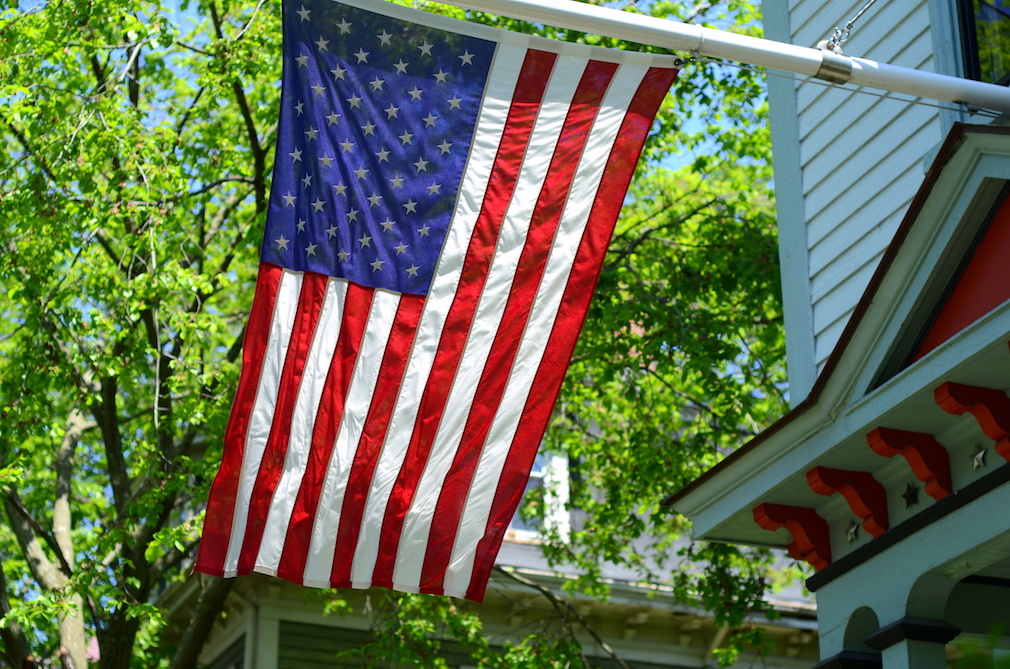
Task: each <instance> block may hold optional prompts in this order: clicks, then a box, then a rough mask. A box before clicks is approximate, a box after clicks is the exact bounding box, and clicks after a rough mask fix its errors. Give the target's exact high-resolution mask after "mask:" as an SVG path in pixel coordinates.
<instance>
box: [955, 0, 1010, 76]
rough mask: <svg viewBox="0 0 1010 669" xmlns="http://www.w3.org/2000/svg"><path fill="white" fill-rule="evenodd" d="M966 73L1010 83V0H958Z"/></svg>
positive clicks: (966, 74)
mask: <svg viewBox="0 0 1010 669" xmlns="http://www.w3.org/2000/svg"><path fill="white" fill-rule="evenodd" d="M958 10H959V12H960V15H961V16H960V18H961V35H962V39H961V44H962V46H963V48H964V61H965V76H966V77H968V78H969V79H977V80H979V81H987V82H990V83H996V84H1003V85H1006V84H1008V83H1010V0H958Z"/></svg>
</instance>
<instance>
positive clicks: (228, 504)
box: [195, 263, 284, 576]
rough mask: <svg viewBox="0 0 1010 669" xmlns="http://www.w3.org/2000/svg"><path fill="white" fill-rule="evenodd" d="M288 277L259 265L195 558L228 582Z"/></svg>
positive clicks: (199, 566) (205, 569)
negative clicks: (255, 410)
mask: <svg viewBox="0 0 1010 669" xmlns="http://www.w3.org/2000/svg"><path fill="white" fill-rule="evenodd" d="M283 274H284V270H283V268H281V267H279V266H277V265H269V264H266V263H264V264H261V265H260V267H259V274H258V275H257V277H256V294H255V296H254V297H253V304H252V309H251V310H250V312H249V321H248V323H247V324H246V330H245V334H244V336H243V338H242V345H243V349H242V373H241V375H240V376H239V382H238V389H237V390H236V392H235V402H234V406H233V408H232V412H231V416H230V417H229V419H228V426H227V428H226V429H225V433H224V449H223V450H224V452H223V454H222V458H221V468H220V469H219V470H218V472H217V476H216V477H215V478H214V483H213V484H212V485H211V488H210V496H209V497H208V499H207V514H206V515H205V516H204V521H203V535H202V538H201V539H200V550H199V553H198V554H197V558H196V567H195V568H196V570H197V571H200V572H202V573H204V574H210V575H212V576H223V575H224V573H225V569H224V561H225V558H226V557H227V554H228V541H229V536H230V535H231V526H232V521H233V519H234V515H235V498H236V496H237V495H238V482H239V475H240V474H241V472H242V457H243V456H244V455H245V440H246V432H247V430H248V428H249V418H250V416H251V414H252V406H253V403H254V402H255V401H256V390H257V388H258V387H259V380H260V373H261V372H262V369H263V359H264V358H265V357H266V349H267V341H268V340H269V334H270V323H271V321H272V320H273V314H274V302H275V301H276V300H277V289H278V287H279V286H280V284H281V276H282V275H283Z"/></svg>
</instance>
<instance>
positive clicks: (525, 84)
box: [372, 50, 557, 587]
mask: <svg viewBox="0 0 1010 669" xmlns="http://www.w3.org/2000/svg"><path fill="white" fill-rule="evenodd" d="M556 61H557V54H553V53H548V52H544V51H535V50H530V51H528V52H527V54H526V59H525V61H524V62H523V67H522V70H521V73H520V75H519V81H518V83H517V85H516V90H515V93H514V94H513V98H512V103H511V106H510V108H509V115H508V119H507V120H506V122H505V131H504V135H503V137H502V141H501V144H500V145H499V149H498V154H497V155H496V156H495V161H494V166H493V167H492V169H491V179H490V180H489V182H488V186H487V191H486V193H485V196H484V201H483V203H482V205H481V212H480V214H479V215H478V217H477V221H476V223H475V226H474V231H473V235H472V236H471V238H470V246H469V248H468V249H467V253H466V258H465V259H464V261H463V269H462V272H461V275H460V280H459V286H458V288H457V290H456V295H455V297H454V298H453V303H452V306H451V307H450V309H449V313H448V315H447V316H446V322H445V327H444V328H443V330H442V335H441V339H440V340H439V345H438V351H437V353H436V354H435V360H434V362H433V364H432V370H431V374H430V376H429V377H428V382H427V385H426V386H425V389H424V393H423V394H422V396H421V400H420V404H419V410H418V414H417V416H418V417H417V422H416V423H415V426H414V432H413V434H412V435H411V440H410V444H409V446H408V447H407V452H406V454H405V456H404V459H403V463H402V465H401V467H400V472H399V475H398V476H397V479H396V482H395V483H394V484H393V489H392V491H391V492H390V496H389V500H388V501H387V503H386V512H385V515H384V517H383V521H382V530H381V533H380V535H379V550H378V556H377V558H376V564H375V570H374V572H373V574H372V584H373V585H379V586H385V587H393V568H394V567H395V564H396V551H397V548H398V546H399V541H400V532H401V530H402V528H403V522H404V519H405V517H406V514H407V511H408V510H409V509H410V504H411V502H412V501H413V499H414V493H415V491H416V490H417V484H418V481H419V480H420V478H421V474H422V473H423V472H424V466H425V463H426V462H427V460H428V455H429V453H430V452H431V447H432V444H433V443H434V440H435V435H436V433H437V432H438V425H439V422H440V421H441V418H442V412H443V410H444V408H445V402H446V398H447V397H448V396H449V391H450V390H451V388H452V381H453V378H454V377H455V375H456V369H457V367H458V366H459V361H460V357H461V355H462V351H463V346H464V344H465V343H466V338H467V335H468V333H469V331H470V324H471V322H472V320H473V314H474V311H475V310H476V309H477V303H478V301H479V299H480V294H481V291H482V290H483V287H484V281H485V279H486V278H487V271H488V267H489V266H490V264H491V259H492V257H493V256H494V250H495V245H496V243H497V239H498V231H499V229H500V227H501V222H502V219H503V217H504V214H505V211H506V210H507V208H508V205H509V201H510V200H511V199H512V193H513V191H514V190H515V186H516V179H517V177H518V174H519V170H520V167H521V166H522V162H523V157H524V156H525V154H526V146H527V143H528V141H529V137H530V134H531V133H532V131H533V126H534V124H535V122H536V118H537V114H538V112H539V110H540V103H541V100H542V99H543V95H544V91H545V90H546V88H547V83H548V81H549V80H550V74H551V71H552V69H553V67H554V63H555V62H556Z"/></svg>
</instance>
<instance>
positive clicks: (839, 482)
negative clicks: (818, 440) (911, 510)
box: [807, 467, 890, 537]
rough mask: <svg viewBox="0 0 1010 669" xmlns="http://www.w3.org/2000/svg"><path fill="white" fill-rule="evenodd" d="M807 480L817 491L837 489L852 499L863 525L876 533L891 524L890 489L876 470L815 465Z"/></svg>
mask: <svg viewBox="0 0 1010 669" xmlns="http://www.w3.org/2000/svg"><path fill="white" fill-rule="evenodd" d="M807 484H808V485H809V486H810V489H811V490H813V491H814V492H815V493H817V494H818V495H833V494H835V493H836V492H837V493H839V494H841V496H842V497H844V498H845V501H846V502H848V503H849V508H850V509H852V513H854V514H856V515H857V516H859V517H860V518H862V519H863V529H864V530H866V531H867V532H869V533H870V534H871V535H873V536H875V537H879V536H880V535H881V534H883V533H884V532H886V531H887V529H888V527H890V525H889V523H888V518H887V491H886V490H884V486H882V485H881V484H880V482H879V481H877V479H875V478H873V474H871V473H869V472H857V471H853V470H851V469H835V468H833V467H814V468H813V469H811V470H810V471H808V472H807Z"/></svg>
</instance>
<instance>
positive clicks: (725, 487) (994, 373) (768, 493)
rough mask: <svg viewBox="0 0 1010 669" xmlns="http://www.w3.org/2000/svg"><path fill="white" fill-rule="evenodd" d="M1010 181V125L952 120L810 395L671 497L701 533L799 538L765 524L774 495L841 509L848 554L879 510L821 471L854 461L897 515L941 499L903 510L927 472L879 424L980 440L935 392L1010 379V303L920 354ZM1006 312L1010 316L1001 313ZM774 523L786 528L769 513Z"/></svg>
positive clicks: (840, 535)
mask: <svg viewBox="0 0 1010 669" xmlns="http://www.w3.org/2000/svg"><path fill="white" fill-rule="evenodd" d="M1008 179H1010V129H1008V128H1002V127H992V126H967V125H956V126H955V127H954V128H953V129H952V130H951V132H950V134H949V135H948V137H947V139H946V141H945V142H944V143H943V145H942V146H941V147H940V149H939V152H938V153H937V156H936V158H935V160H934V161H933V163H932V166H931V167H930V169H929V171H928V172H927V174H926V177H925V179H924V181H923V183H922V185H921V187H920V189H919V191H918V192H917V194H916V195H915V197H914V198H913V200H912V202H911V204H910V206H909V209H908V212H907V214H906V216H905V217H904V219H903V221H902V222H901V224H900V225H899V227H898V230H897V232H896V233H895V236H894V238H893V240H892V242H891V244H890V245H889V246H888V248H887V250H886V252H885V253H884V256H883V258H882V260H881V262H880V264H879V266H878V268H877V271H876V272H875V273H874V275H873V277H872V279H871V280H870V283H869V285H868V287H867V289H866V291H865V293H864V294H863V297H862V298H861V299H860V301H859V303H858V304H857V306H856V308H855V311H854V312H853V314H852V316H851V318H850V319H849V322H848V324H847V326H846V328H845V330H844V332H843V334H842V336H841V338H840V339H839V342H838V344H837V345H836V347H835V349H834V350H833V352H832V354H831V355H830V356H829V358H828V360H827V362H826V364H825V366H824V368H823V370H822V371H821V373H820V375H819V376H818V379H817V381H816V383H815V384H814V387H813V388H812V390H811V392H810V394H809V396H808V397H807V398H806V399H804V400H803V401H802V402H801V403H800V404H798V405H797V406H796V407H794V408H793V409H792V410H791V411H789V413H787V414H786V415H785V416H783V417H782V418H781V419H780V420H779V421H777V422H776V423H774V424H773V425H772V426H771V427H769V428H768V429H767V430H765V431H764V432H762V433H761V434H760V435H758V436H757V437H756V438H754V439H753V440H751V441H750V442H748V443H747V444H745V445H744V446H742V447H741V448H740V449H738V450H737V451H736V452H734V453H732V454H731V455H729V456H728V457H727V458H726V459H725V460H723V461H722V462H720V463H719V464H718V465H716V466H715V467H714V468H712V469H711V470H709V471H708V472H706V473H705V474H703V475H702V476H701V477H699V478H698V479H696V480H695V481H693V482H692V483H690V484H689V485H687V486H686V487H684V488H683V489H682V490H680V491H679V492H677V493H675V494H674V495H671V496H670V497H668V498H667V499H665V500H664V504H667V505H671V506H673V507H674V508H675V509H676V510H678V511H680V512H682V513H684V514H685V515H688V516H689V517H691V518H692V520H693V521H694V526H695V533H696V536H698V537H699V538H705V539H710V540H722V541H731V542H735V543H747V544H755V545H762V544H766V545H772V546H782V547H785V546H792V545H793V544H794V543H795V537H794V536H792V535H791V533H790V532H789V531H787V530H785V529H779V530H777V531H774V532H770V531H767V530H765V529H762V528H761V527H760V526H759V525H758V523H757V522H755V509H757V507H758V506H760V505H762V504H764V503H771V504H778V505H788V506H795V507H802V508H809V509H814V510H815V511H816V514H817V515H819V516H820V517H821V518H823V519H825V520H826V521H827V525H828V532H829V535H830V537H831V541H830V545H831V546H840V547H841V551H839V550H838V549H837V548H836V551H835V552H836V555H835V557H836V558H837V557H838V556H839V555H838V554H839V553H840V552H841V553H846V552H851V551H853V550H856V549H858V548H859V547H860V546H862V545H864V544H866V543H870V542H872V540H873V539H874V537H873V536H872V535H871V534H869V531H868V530H866V529H865V528H866V527H867V526H868V524H869V526H870V527H871V529H872V522H870V521H869V520H867V519H866V518H863V517H860V518H855V516H854V515H853V511H852V507H851V504H849V505H848V506H847V505H846V503H845V501H843V500H842V499H840V497H841V496H840V495H832V494H831V493H832V492H840V491H839V490H830V489H829V488H830V486H828V484H827V483H825V482H824V481H823V480H821V479H825V480H826V479H828V478H830V477H829V476H828V474H830V472H829V471H828V470H832V471H833V470H839V471H844V472H850V478H851V476H854V475H855V474H851V473H853V472H862V473H868V474H870V475H871V478H873V479H874V480H876V481H878V482H879V483H880V484H882V486H883V487H884V489H885V497H886V501H885V502H883V503H882V504H884V507H883V508H884V512H885V514H886V512H887V510H890V516H891V517H890V521H891V522H890V524H889V526H890V527H894V526H895V525H897V524H900V523H903V522H905V521H907V520H909V519H910V518H912V517H913V516H915V515H916V514H918V513H919V512H921V511H922V510H924V509H925V508H927V507H929V506H930V505H931V504H934V503H935V502H934V501H933V500H932V499H931V498H930V496H929V495H927V494H925V493H923V494H922V495H920V496H919V497H920V498H922V499H921V500H920V501H918V502H917V503H916V504H914V505H910V506H907V507H906V508H902V507H903V506H904V505H903V504H902V501H903V499H902V497H901V495H900V494H899V493H900V492H901V491H902V490H904V491H905V492H908V493H909V495H913V493H911V492H909V490H910V489H911V487H914V486H918V487H919V488H922V487H923V483H924V482H923V481H921V480H918V479H917V478H916V477H917V476H918V474H916V472H915V471H914V470H913V471H911V472H910V471H909V465H908V463H907V462H904V461H903V458H900V457H899V458H887V457H882V456H881V455H880V454H879V453H876V452H874V450H871V448H869V447H868V444H867V438H868V437H867V435H868V434H869V433H870V432H872V431H873V430H874V429H876V428H878V427H883V428H887V429H899V430H906V431H912V430H914V431H916V432H919V433H922V434H928V435H934V436H936V437H937V438H938V439H939V440H940V441H941V442H943V447H944V448H945V449H946V450H947V451H948V453H949V457H951V458H953V457H955V454H957V456H956V457H958V458H961V456H962V455H964V454H963V453H960V451H963V450H965V449H969V450H970V448H971V446H970V442H972V441H973V440H975V441H977V438H978V437H979V436H980V431H979V430H980V428H979V427H978V425H976V424H974V423H973V422H972V421H971V419H968V420H966V421H961V420H958V419H957V418H956V417H954V416H952V415H951V414H949V413H946V412H945V411H943V410H942V409H941V408H939V407H938V406H937V405H936V397H935V395H934V390H935V388H937V387H938V386H940V385H941V384H943V383H944V382H945V381H951V380H954V381H957V382H958V383H962V384H972V385H979V386H986V385H987V384H988V386H994V387H996V388H1000V389H1002V388H1005V387H1006V385H1007V382H1006V381H1002V382H1001V381H1000V379H1001V378H1003V379H1010V351H1008V349H1007V339H1008V338H1010V306H1008V305H1007V304H1002V305H1001V306H999V307H997V308H996V309H995V310H993V311H992V312H991V313H990V314H988V315H987V316H986V317H983V318H981V319H979V320H978V321H977V322H975V323H973V324H971V325H970V326H967V327H964V328H963V329H962V330H961V331H959V332H956V333H955V334H953V335H952V336H951V337H949V341H947V342H945V343H941V344H939V345H936V346H935V348H934V349H933V350H930V351H928V352H925V353H924V354H922V355H921V359H918V360H916V356H917V354H918V353H920V348H921V343H922V340H923V338H924V337H925V335H926V333H927V331H928V329H929V326H930V325H931V323H932V322H933V321H934V320H935V319H936V317H937V315H938V314H939V313H940V311H941V308H942V307H943V304H944V301H945V300H946V299H947V296H949V295H950V294H951V291H952V290H953V287H954V283H955V282H956V280H957V277H959V276H960V275H961V273H962V271H963V270H964V266H965V264H966V262H967V261H968V259H969V258H971V257H972V255H973V253H974V250H975V248H976V247H977V246H978V244H979V243H980V240H981V239H982V237H981V235H982V233H983V232H984V231H985V229H986V226H987V225H988V221H989V220H991V218H992V216H993V212H994V206H995V205H997V204H999V203H1000V202H1001V201H1002V199H1003V198H1004V197H1005V194H1006V190H1007V189H1006V184H1007V180H1008ZM1004 313H1005V314H1006V315H1007V317H1006V318H1000V317H999V316H1000V314H1004ZM981 436H982V437H983V438H984V435H981ZM969 455H970V454H969ZM968 457H969V456H968V455H965V457H964V458H961V460H965V461H967V460H966V458H968ZM961 460H958V464H956V465H955V467H954V469H956V470H957V471H956V472H955V473H956V478H958V481H957V482H956V483H957V485H967V484H968V483H970V481H971V480H972V474H973V473H975V471H974V469H973V470H972V471H971V472H962V471H961V470H962V469H964V468H965V465H964V462H961ZM815 470H817V471H815ZM818 474H821V475H823V476H821V477H820V478H819V477H818ZM912 474H915V476H912ZM812 479H816V480H817V481H820V482H819V483H816V482H815V481H813V480H812ZM815 483H816V484H815ZM868 485H870V486H871V487H872V484H869V483H868ZM818 486H820V488H821V493H820V494H818V492H817V491H816V490H815V488H817V487H818ZM825 486H828V487H825ZM867 489H868V488H867ZM727 492H729V493H730V494H727ZM906 502H907V500H906ZM855 520H863V523H862V527H863V530H864V531H863V535H866V536H863V537H862V538H861V540H860V541H854V540H853V536H852V534H853V531H852V529H851V528H852V523H853V522H854V521H855ZM763 522H765V524H766V525H769V526H774V523H772V522H771V521H769V520H768V519H767V518H764V521H763ZM878 543H879V542H878ZM829 562H830V560H829Z"/></svg>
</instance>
